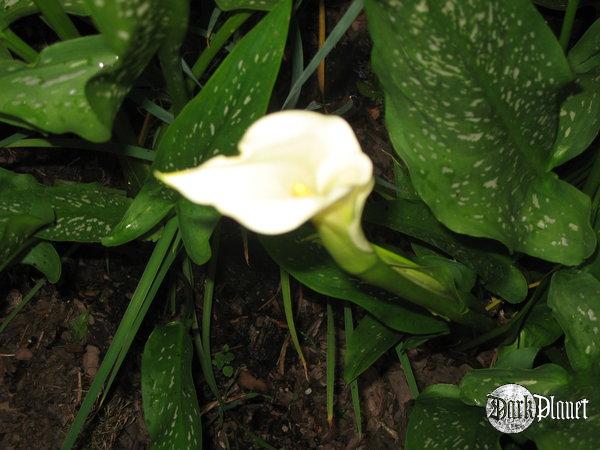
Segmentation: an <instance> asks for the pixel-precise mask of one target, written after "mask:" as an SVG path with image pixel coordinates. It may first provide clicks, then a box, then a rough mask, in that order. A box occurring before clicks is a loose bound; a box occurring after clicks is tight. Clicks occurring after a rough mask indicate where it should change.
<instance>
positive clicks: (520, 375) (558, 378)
mask: <svg viewBox="0 0 600 450" xmlns="http://www.w3.org/2000/svg"><path fill="white" fill-rule="evenodd" d="M570 380H571V375H570V374H569V373H568V372H567V371H566V370H565V369H563V368H562V367H560V366H557V365H556V364H545V365H543V366H539V367H536V368H535V369H496V368H494V369H479V370H472V371H471V372H469V373H467V374H466V375H465V376H464V377H463V379H462V380H461V381H460V397H461V399H462V401H463V402H465V403H466V404H467V405H474V406H485V404H486V402H487V395H488V394H489V393H490V392H492V391H493V390H494V389H496V388H497V387H499V386H502V385H503V384H519V385H521V386H523V387H525V388H527V389H528V390H529V391H530V392H531V393H534V394H538V395H547V394H549V393H551V392H554V391H555V390H556V389H558V388H559V387H562V386H565V385H567V384H568V383H569V382H570Z"/></svg>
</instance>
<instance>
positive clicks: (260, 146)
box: [156, 111, 373, 241]
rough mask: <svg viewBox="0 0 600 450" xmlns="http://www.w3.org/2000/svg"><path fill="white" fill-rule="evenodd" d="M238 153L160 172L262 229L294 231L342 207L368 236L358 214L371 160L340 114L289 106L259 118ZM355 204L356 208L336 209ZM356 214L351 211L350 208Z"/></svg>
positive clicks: (196, 197) (189, 194) (202, 200)
mask: <svg viewBox="0 0 600 450" xmlns="http://www.w3.org/2000/svg"><path fill="white" fill-rule="evenodd" d="M239 150H240V154H239V155H237V156H230V157H226V156H217V157H215V158H212V159H211V160H209V161H207V162H206V163H204V164H202V165H200V166H199V167H196V168H193V169H188V170H183V171H180V172H174V173H168V174H165V173H156V176H157V178H159V179H160V180H161V181H163V182H164V183H165V184H167V185H169V186H170V187H172V188H174V189H176V190H178V191H179V192H180V193H181V194H182V195H183V196H184V197H186V198H188V199H189V200H191V201H192V202H194V203H198V204H202V205H210V206H214V207H215V208H216V209H217V210H218V211H219V212H220V213H221V214H223V215H225V216H229V217H232V218H234V219H235V220H237V221H238V222H240V223H241V224H242V225H244V226H245V227H246V228H248V229H250V230H252V231H255V232H257V233H261V234H270V235H273V234H282V233H286V232H288V231H292V230H294V229H296V228H298V227H299V226H300V225H302V224H303V223H304V222H306V221H307V220H309V219H311V218H315V216H318V217H324V216H327V220H328V221H329V222H331V217H330V216H331V214H329V213H328V211H333V210H336V209H343V210H344V214H342V215H343V216H345V217H343V219H342V220H343V221H344V222H346V224H345V225H344V224H340V225H342V226H347V227H349V228H358V229H357V230H350V231H349V234H351V235H354V234H356V233H358V234H359V235H360V236H357V238H356V239H355V240H356V241H362V240H363V239H362V230H360V215H361V214H362V207H363V205H364V201H365V200H366V197H367V196H368V194H369V193H370V191H371V189H372V187H373V181H372V178H373V165H372V163H371V160H370V159H369V158H368V157H367V155H365V154H364V153H363V152H362V150H361V148H360V145H359V143H358V141H357V140H356V137H355V135H354V133H353V131H352V128H350V125H348V123H347V122H346V121H345V120H343V119H341V118H340V117H337V116H325V115H323V114H319V113H315V112H309V111H284V112H278V113H274V114H270V115H267V116H265V117H263V118H262V119H260V120H258V121H257V122H255V123H254V124H253V125H252V126H251V127H250V128H249V129H248V131H247V132H246V134H245V135H244V136H243V138H242V140H241V141H240V143H239ZM342 203H350V204H352V205H353V206H352V207H351V208H347V207H346V208H338V206H339V205H341V204H342ZM348 210H351V211H353V212H354V213H353V214H350V215H352V216H358V217H348V213H347V211H348Z"/></svg>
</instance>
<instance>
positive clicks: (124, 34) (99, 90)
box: [0, 0, 178, 142]
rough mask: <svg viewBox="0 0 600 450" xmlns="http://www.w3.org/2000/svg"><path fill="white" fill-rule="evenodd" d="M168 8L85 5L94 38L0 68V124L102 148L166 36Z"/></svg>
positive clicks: (144, 0)
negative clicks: (72, 136)
mask: <svg viewBox="0 0 600 450" xmlns="http://www.w3.org/2000/svg"><path fill="white" fill-rule="evenodd" d="M174 1H178V0H168V1H160V0H131V1H128V2H121V1H119V2H117V1H94V0H87V1H86V6H87V8H88V10H89V12H90V14H91V17H92V19H93V22H94V24H95V25H96V27H97V28H98V30H99V31H100V34H99V35H95V36H87V37H83V38H78V39H73V40H70V41H66V42H58V43H56V44H53V45H51V46H49V47H47V48H46V49H44V50H43V51H42V52H41V54H40V57H39V60H38V61H37V62H36V63H35V64H33V65H32V66H30V65H28V64H25V63H23V62H20V61H6V60H0V120H3V121H5V122H9V123H13V124H17V125H20V126H23V127H28V128H34V129H41V130H44V131H49V132H52V133H57V134H59V133H66V132H74V133H77V134H79V135H80V136H82V137H84V138H85V139H87V140H90V141H93V142H100V141H106V140H108V139H109V138H110V136H111V130H112V122H113V120H114V117H115V115H116V113H117V110H118V109H119V107H120V105H121V102H122V101H123V99H124V97H125V95H126V94H127V93H128V92H129V89H130V87H131V83H133V81H134V80H135V79H136V78H137V77H138V76H139V75H140V74H141V73H142V71H143V70H144V68H145V67H146V65H147V64H148V62H149V60H150V58H151V57H152V56H153V55H154V53H156V51H157V50H158V48H159V46H160V44H161V42H162V41H163V39H164V38H165V36H166V35H167V30H166V25H169V24H170V21H169V20H165V18H169V17H170V14H172V12H171V10H172V8H171V2H174Z"/></svg>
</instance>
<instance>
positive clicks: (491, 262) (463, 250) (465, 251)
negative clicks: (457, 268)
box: [365, 200, 527, 303]
mask: <svg viewBox="0 0 600 450" xmlns="http://www.w3.org/2000/svg"><path fill="white" fill-rule="evenodd" d="M365 218H366V220H368V221H370V222H373V223H377V224H379V225H383V226H385V227H388V228H391V229H392V230H395V231H399V232H401V233H404V234H407V235H409V236H412V237H414V238H417V239H421V240H422V241H424V242H426V243H428V244H430V245H433V246H434V247H437V248H438V249H440V250H442V251H443V252H445V253H447V254H448V255H450V256H452V257H454V258H456V259H457V260H458V261H460V262H462V263H463V264H464V265H466V266H467V267H469V268H471V269H472V270H474V271H475V272H476V273H477V274H478V275H479V276H480V277H481V279H482V281H483V283H484V285H485V287H486V288H487V289H488V290H489V291H490V292H492V293H494V294H497V295H499V296H501V297H502V298H504V299H506V300H508V301H509V302H511V303H517V302H520V301H522V300H523V299H524V298H525V296H526V295H527V281H526V280H525V277H524V276H523V274H521V272H520V271H519V270H518V269H517V268H516V267H515V266H514V265H513V264H512V262H511V261H510V259H509V258H508V257H506V256H504V255H501V254H499V253H496V252H493V251H491V250H490V251H485V250H483V249H482V247H483V246H484V245H485V243H482V242H480V241H477V240H474V239H467V238H464V237H461V236H458V235H456V234H454V233H452V232H451V231H450V230H448V229H447V228H446V227H444V226H443V225H442V224H440V223H439V222H438V221H437V219H436V218H435V216H434V215H433V214H432V213H431V211H430V210H429V208H428V207H427V205H425V204H424V203H423V202H420V201H410V200H393V201H385V202H376V203H372V204H368V205H367V208H366V211H365ZM482 244H483V245H482Z"/></svg>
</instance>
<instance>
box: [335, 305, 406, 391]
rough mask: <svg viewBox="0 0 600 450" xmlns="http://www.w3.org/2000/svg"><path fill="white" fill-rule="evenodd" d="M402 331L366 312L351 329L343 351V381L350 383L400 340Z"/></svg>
mask: <svg viewBox="0 0 600 450" xmlns="http://www.w3.org/2000/svg"><path fill="white" fill-rule="evenodd" d="M401 338H402V333H399V332H398V331H394V330H392V329H391V328H389V327H386V326H385V325H384V324H382V323H381V322H380V321H378V320H377V319H375V318H374V317H373V316H371V315H370V314H367V315H366V316H365V317H364V318H363V319H362V320H361V321H360V322H359V323H358V326H357V327H356V328H355V329H354V331H352V336H351V337H350V341H349V342H348V345H347V347H346V352H345V353H344V381H345V382H346V383H351V382H352V381H354V380H355V379H356V378H357V377H358V376H359V375H360V374H361V373H363V372H364V371H365V370H367V369H368V368H369V367H371V366H372V365H373V363H374V362H375V361H377V360H378V359H379V358H380V357H381V355H383V354H384V353H385V352H387V351H388V350H389V349H390V348H392V347H393V346H394V345H396V344H397V343H398V341H400V339H401Z"/></svg>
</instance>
